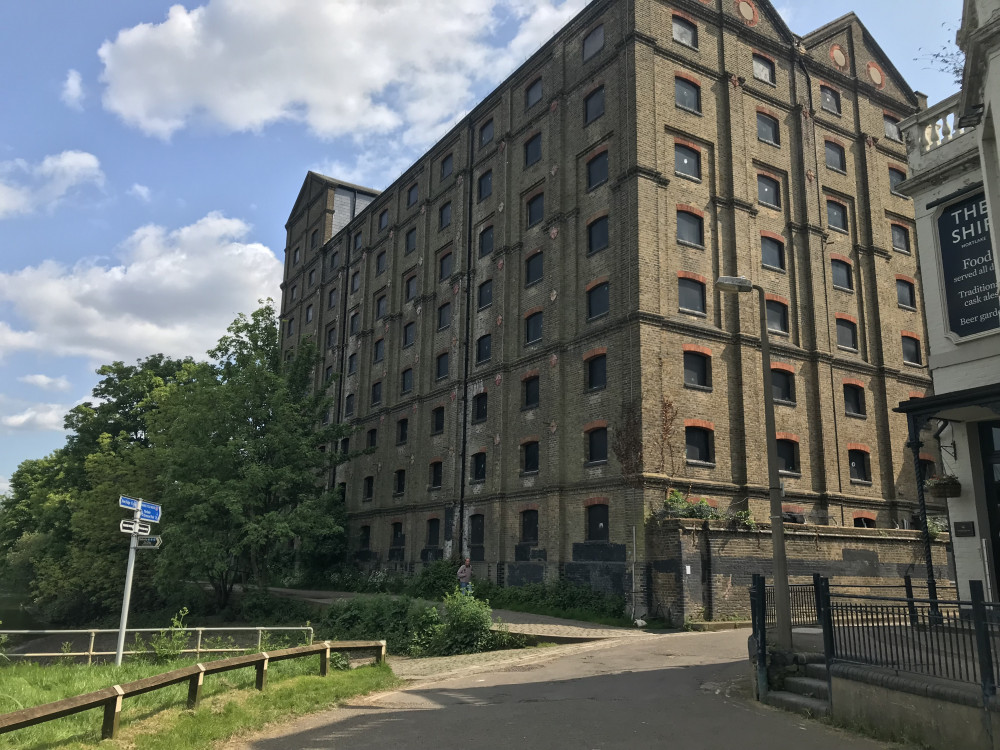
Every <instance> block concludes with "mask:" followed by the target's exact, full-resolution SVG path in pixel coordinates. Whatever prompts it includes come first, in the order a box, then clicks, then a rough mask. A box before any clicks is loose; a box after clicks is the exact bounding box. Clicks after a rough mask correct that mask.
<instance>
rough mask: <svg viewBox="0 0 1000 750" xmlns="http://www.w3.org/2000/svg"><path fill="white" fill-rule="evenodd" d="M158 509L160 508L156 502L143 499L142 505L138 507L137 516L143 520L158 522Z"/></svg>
mask: <svg viewBox="0 0 1000 750" xmlns="http://www.w3.org/2000/svg"><path fill="white" fill-rule="evenodd" d="M160 511H161V508H160V506H159V505H157V504H156V503H150V502H147V501H145V500H143V501H142V507H141V508H139V518H140V519H141V520H143V521H149V522H150V523H159V522H160Z"/></svg>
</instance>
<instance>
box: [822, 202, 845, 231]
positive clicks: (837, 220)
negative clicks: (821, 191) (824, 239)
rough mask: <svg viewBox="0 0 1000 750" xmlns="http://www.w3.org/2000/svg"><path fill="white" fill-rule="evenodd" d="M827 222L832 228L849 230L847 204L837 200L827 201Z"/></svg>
mask: <svg viewBox="0 0 1000 750" xmlns="http://www.w3.org/2000/svg"><path fill="white" fill-rule="evenodd" d="M826 223H827V225H829V227H830V229H835V230H837V231H838V232H846V231H847V206H845V205H844V204H843V203H837V201H827V202H826Z"/></svg>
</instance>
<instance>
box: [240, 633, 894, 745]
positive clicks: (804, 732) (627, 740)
mask: <svg viewBox="0 0 1000 750" xmlns="http://www.w3.org/2000/svg"><path fill="white" fill-rule="evenodd" d="M746 637H747V632H746V631H727V632H721V633H677V634H669V635H663V636H659V637H655V638H649V639H646V638H643V639H641V640H637V641H630V640H627V639H623V640H622V641H620V642H617V643H615V644H607V645H601V646H600V647H599V648H589V649H588V648H586V647H584V648H581V649H580V650H579V651H577V652H574V653H571V654H568V655H563V656H560V657H558V658H555V659H549V658H546V656H545V650H544V649H539V650H538V654H539V660H538V661H534V662H531V663H527V664H519V665H515V666H507V667H504V666H502V665H497V666H496V667H495V668H494V669H491V670H489V671H481V672H476V673H472V674H464V675H462V676H459V677H452V678H448V679H445V680H441V681H437V682H423V683H419V684H415V685H411V686H409V687H407V688H404V689H403V690H400V691H396V692H392V693H386V694H382V695H379V696H373V697H371V698H369V699H364V700H360V701H354V702H352V703H350V704H349V705H346V706H343V707H341V708H338V709H334V710H331V711H327V712H323V713H320V714H314V715H312V716H310V717H306V718H305V719H302V720H300V721H297V722H294V723H292V724H289V725H286V726H284V727H280V728H277V729H275V730H272V731H271V732H270V733H269V734H268V735H267V736H262V737H260V738H257V739H254V740H251V741H249V742H244V743H238V744H237V743H234V744H230V745H228V746H227V747H228V748H230V749H231V750H235V749H236V748H239V749H240V750H307V749H308V750H319V749H321V748H337V750H362V748H373V749H376V748H377V749H378V750H386V748H433V749H434V750H440V748H442V747H459V748H463V750H465V749H468V748H474V749H475V750H487V749H489V748H503V749H504V750H507V749H508V748H546V749H548V748H573V749H574V750H576V749H578V748H584V749H586V750H610V749H611V748H629V749H630V750H634V749H635V748H651V747H665V748H678V749H681V750H701V749H702V748H705V749H706V750H707V749H708V748H712V749H713V750H715V749H717V748H726V747H738V748H741V750H753V749H755V748H768V749H774V748H779V749H781V748H809V749H810V750H874V749H875V748H887V747H898V746H896V745H889V744H886V743H883V742H877V741H874V740H870V739H867V738H863V737H859V736H856V735H854V734H851V733H847V732H844V731H842V730H838V729H835V728H832V727H830V726H828V725H826V724H823V723H821V722H818V721H813V720H811V719H806V718H803V717H800V716H797V715H795V714H790V713H786V712H783V711H778V710H775V709H771V708H768V707H766V706H762V705H760V704H758V703H755V702H753V701H752V699H751V698H750V696H749V667H748V666H747V660H746ZM484 658H485V657H484Z"/></svg>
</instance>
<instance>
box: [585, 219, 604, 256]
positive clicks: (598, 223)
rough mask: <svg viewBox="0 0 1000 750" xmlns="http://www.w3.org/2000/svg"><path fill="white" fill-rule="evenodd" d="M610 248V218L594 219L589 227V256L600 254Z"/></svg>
mask: <svg viewBox="0 0 1000 750" xmlns="http://www.w3.org/2000/svg"><path fill="white" fill-rule="evenodd" d="M607 246H608V217H607V216H602V217H600V218H599V219H594V220H593V221H592V222H590V223H589V224H588V225H587V254H588V255H590V254H592V253H596V252H600V251H601V250H604V249H606V248H607Z"/></svg>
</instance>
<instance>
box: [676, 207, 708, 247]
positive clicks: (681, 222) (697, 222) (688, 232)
mask: <svg viewBox="0 0 1000 750" xmlns="http://www.w3.org/2000/svg"><path fill="white" fill-rule="evenodd" d="M677 241H678V242H680V243H682V244H687V245H695V246H697V247H704V246H705V233H704V224H703V222H702V218H701V217H700V216H698V215H697V214H693V213H691V212H690V211H678V212H677Z"/></svg>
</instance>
